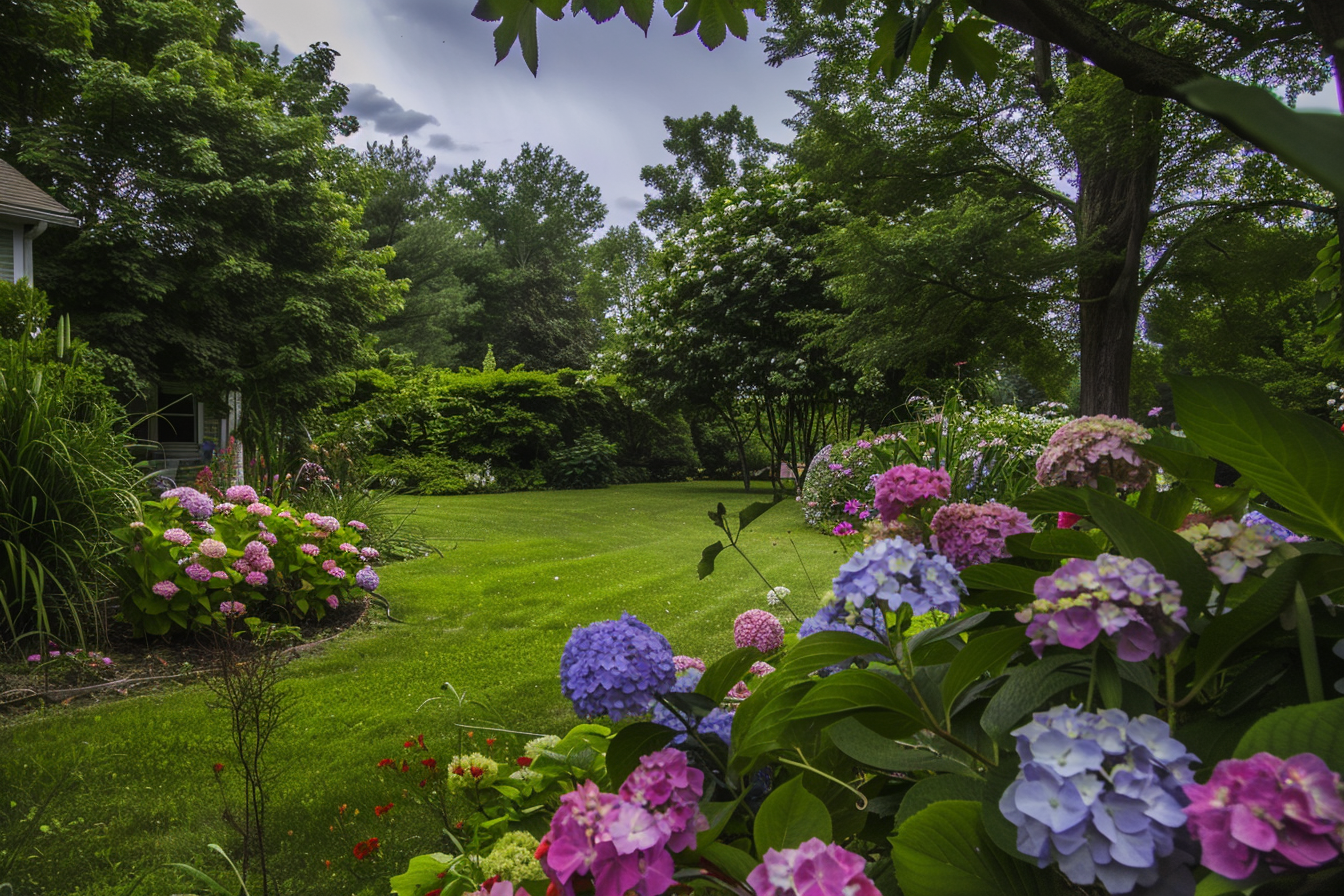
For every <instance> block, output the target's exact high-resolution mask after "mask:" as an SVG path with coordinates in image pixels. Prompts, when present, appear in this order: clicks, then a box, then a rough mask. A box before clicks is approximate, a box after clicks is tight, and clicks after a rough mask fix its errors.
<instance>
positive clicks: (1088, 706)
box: [1083, 641, 1101, 712]
mask: <svg viewBox="0 0 1344 896" xmlns="http://www.w3.org/2000/svg"><path fill="white" fill-rule="evenodd" d="M1100 643H1101V642H1100V641H1093V642H1092V666H1091V668H1090V669H1089V670H1088V673H1087V702H1086V703H1084V704H1083V709H1085V710H1087V711H1088V712H1091V711H1092V697H1093V696H1094V695H1095V694H1096V691H1097V645H1098V644H1100Z"/></svg>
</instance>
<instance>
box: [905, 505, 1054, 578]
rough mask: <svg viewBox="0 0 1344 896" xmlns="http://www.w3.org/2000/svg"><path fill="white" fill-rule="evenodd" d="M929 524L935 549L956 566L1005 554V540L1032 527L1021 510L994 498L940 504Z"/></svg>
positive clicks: (982, 561)
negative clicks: (977, 502) (978, 502)
mask: <svg viewBox="0 0 1344 896" xmlns="http://www.w3.org/2000/svg"><path fill="white" fill-rule="evenodd" d="M929 527H930V528H931V529H932V530H933V534H934V536H935V537H936V538H937V539H938V553H940V554H942V555H943V556H944V557H946V558H947V559H948V560H951V561H952V565H953V566H955V567H956V568H957V569H965V568H966V567H968V566H975V565H977V564H980V563H989V562H991V561H994V560H999V559H1001V558H1003V557H1007V556H1008V548H1007V546H1006V544H1005V540H1006V539H1007V538H1008V537H1009V536H1010V535H1025V534H1027V533H1029V532H1031V531H1032V528H1031V520H1029V519H1028V518H1027V515H1026V514H1025V513H1023V512H1022V511H1020V510H1018V509H1017V508H1016V507H1009V506H1008V505H1007V504H1000V503H998V502H996V501H990V502H989V503H987V504H948V505H947V506H945V507H940V508H938V512H937V513H935V514H934V515H933V521H932V522H931V523H930V524H929Z"/></svg>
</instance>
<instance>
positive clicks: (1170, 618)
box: [1017, 554, 1190, 662]
mask: <svg viewBox="0 0 1344 896" xmlns="http://www.w3.org/2000/svg"><path fill="white" fill-rule="evenodd" d="M1035 591H1036V600H1034V601H1033V602H1032V603H1030V604H1029V605H1027V606H1026V607H1024V608H1023V609H1022V610H1020V611H1019V612H1018V614H1017V619H1018V621H1019V622H1025V623H1028V625H1027V637H1029V638H1031V648H1032V650H1034V651H1035V652H1036V655H1037V656H1038V657H1039V656H1041V655H1042V653H1043V652H1044V651H1045V648H1046V646H1047V645H1050V644H1063V645H1064V646H1065V647H1073V648H1083V647H1086V646H1087V645H1089V644H1091V643H1092V642H1093V641H1095V640H1096V639H1097V638H1098V637H1099V636H1100V635H1102V634H1105V635H1106V636H1107V637H1110V638H1113V639H1114V640H1115V646H1116V653H1117V655H1118V656H1119V657H1120V659H1122V660H1129V661H1130V662H1138V661H1139V660H1146V659H1147V658H1148V657H1150V656H1162V655H1164V654H1166V653H1169V652H1171V651H1172V650H1174V649H1175V648H1176V646H1177V645H1178V644H1180V643H1181V641H1182V640H1183V639H1184V638H1185V637H1186V635H1188V634H1190V629H1189V628H1188V627H1187V626H1186V624H1185V614H1186V608H1185V607H1183V606H1181V589H1180V587H1179V586H1178V585H1177V584H1176V583H1175V582H1173V581H1171V580H1170V579H1168V578H1166V577H1165V576H1163V575H1161V574H1160V573H1159V572H1158V571H1157V570H1156V569H1154V568H1153V565H1152V564H1151V563H1149V562H1148V561H1147V560H1143V559H1140V558H1135V559H1130V558H1129V557H1117V556H1114V555H1112V554H1100V555H1098V557H1097V559H1096V560H1084V559H1082V558H1075V559H1073V560H1070V561H1069V562H1068V563H1066V564H1064V565H1063V566H1062V567H1060V568H1059V569H1058V570H1057V571H1055V572H1054V573H1053V574H1052V575H1049V576H1042V577H1041V578H1039V579H1037V580H1036V587H1035Z"/></svg>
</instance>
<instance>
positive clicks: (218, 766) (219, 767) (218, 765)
mask: <svg viewBox="0 0 1344 896" xmlns="http://www.w3.org/2000/svg"><path fill="white" fill-rule="evenodd" d="M222 771H224V763H222V762H216V763H215V774H219V773H220V772H222Z"/></svg>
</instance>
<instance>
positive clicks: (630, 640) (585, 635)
mask: <svg viewBox="0 0 1344 896" xmlns="http://www.w3.org/2000/svg"><path fill="white" fill-rule="evenodd" d="M675 680H676V672H675V669H674V666H673V663H672V647H671V645H670V644H668V643H667V639H666V638H664V637H663V636H662V635H660V634H659V633H658V632H655V631H654V630H653V629H651V628H649V627H648V626H647V625H645V624H644V623H643V622H640V621H639V620H638V619H636V618H635V617H634V616H632V615H630V614H629V613H622V614H621V618H620V619H608V620H603V621H601V622H594V623H593V624H592V625H590V626H587V627H586V628H576V629H574V633H573V634H572V635H570V638H569V641H568V642H566V644H565V649H564V652H563V654H562V655H561V657H560V687H561V690H562V691H563V692H564V695H565V696H566V697H567V698H569V699H570V700H571V701H573V703H574V711H575V712H577V713H578V714H579V715H580V716H584V717H592V716H603V715H605V716H610V717H611V720H612V721H613V722H617V721H620V720H621V719H623V718H625V717H626V716H637V715H641V714H643V713H646V712H648V711H649V708H650V707H651V706H652V705H653V702H654V700H655V699H656V698H657V697H659V696H661V695H662V694H666V693H667V692H668V691H669V690H671V688H672V685H673V683H674V682H675Z"/></svg>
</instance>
